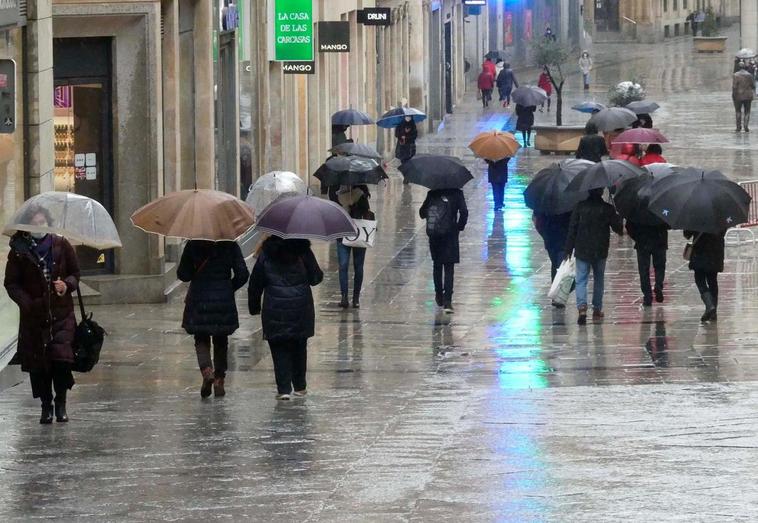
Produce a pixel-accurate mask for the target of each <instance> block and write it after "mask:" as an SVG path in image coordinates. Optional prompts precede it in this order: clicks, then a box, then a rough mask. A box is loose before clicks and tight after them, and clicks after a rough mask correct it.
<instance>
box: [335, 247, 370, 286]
mask: <svg viewBox="0 0 758 523" xmlns="http://www.w3.org/2000/svg"><path fill="white" fill-rule="evenodd" d="M350 251H352V252H353V271H354V272H355V276H354V282H353V295H354V296H358V295H360V293H361V287H362V286H363V262H365V261H366V249H360V248H357V247H347V246H345V245H342V242H337V260H338V261H339V265H340V291H341V292H342V294H347V271H348V267H349V265H350Z"/></svg>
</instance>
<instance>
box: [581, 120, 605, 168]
mask: <svg viewBox="0 0 758 523" xmlns="http://www.w3.org/2000/svg"><path fill="white" fill-rule="evenodd" d="M597 133H598V131H597V125H595V124H594V123H592V122H587V125H585V126H584V136H582V139H581V140H579V147H577V149H576V158H577V159H579V160H589V161H591V162H595V163H597V162H599V161H601V160H602V159H603V156H608V147H607V146H606V145H605V140H604V139H603V137H602V136H600V135H599V134H597Z"/></svg>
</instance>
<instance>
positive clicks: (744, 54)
mask: <svg viewBox="0 0 758 523" xmlns="http://www.w3.org/2000/svg"><path fill="white" fill-rule="evenodd" d="M734 56H736V57H737V58H741V59H746V58H754V57H755V51H753V50H752V49H750V48H749V47H743V48H742V49H740V50H739V51H737V54H736V55H734Z"/></svg>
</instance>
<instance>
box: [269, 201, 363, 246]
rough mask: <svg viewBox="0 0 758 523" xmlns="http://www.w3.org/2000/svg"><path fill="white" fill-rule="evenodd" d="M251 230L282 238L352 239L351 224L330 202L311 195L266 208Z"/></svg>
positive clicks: (353, 226) (343, 213)
mask: <svg viewBox="0 0 758 523" xmlns="http://www.w3.org/2000/svg"><path fill="white" fill-rule="evenodd" d="M255 229H256V230H258V231H261V232H264V233H268V234H273V235H275V236H279V237H280V238H285V239H296V238H300V239H308V240H324V241H330V240H336V239H337V238H345V237H349V236H355V235H356V233H357V232H358V231H357V229H356V227H355V223H354V222H353V220H352V219H351V218H350V215H348V214H347V213H346V212H345V210H344V209H343V208H342V207H340V206H339V205H337V204H336V203H334V202H330V201H329V200H322V199H321V198H317V197H315V196H293V197H291V198H284V199H282V200H278V201H276V202H274V203H272V204H271V205H269V206H268V207H267V208H266V210H265V211H263V214H261V216H260V218H258V223H257V224H256V225H255Z"/></svg>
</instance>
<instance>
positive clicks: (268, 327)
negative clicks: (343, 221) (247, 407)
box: [247, 236, 324, 400]
mask: <svg viewBox="0 0 758 523" xmlns="http://www.w3.org/2000/svg"><path fill="white" fill-rule="evenodd" d="M323 279H324V273H323V272H321V268H320V267H319V266H318V262H317V261H316V257H315V256H314V255H313V251H311V244H310V242H309V241H308V240H295V239H292V240H284V239H282V238H279V237H278V236H271V237H269V238H268V239H267V240H266V241H265V242H263V245H262V247H261V255H260V257H259V258H258V260H257V261H256V262H255V266H254V267H253V271H252V274H251V275H250V284H249V285H248V291H247V292H248V307H249V310H250V314H251V315H253V316H256V315H258V314H260V315H261V323H262V326H263V338H264V339H265V340H267V341H268V345H269V348H270V349H271V358H272V360H273V362H274V377H275V379H276V390H277V396H276V399H277V400H289V399H291V397H292V395H293V394H294V395H295V396H296V397H302V396H305V395H306V392H307V382H306V370H307V363H308V353H307V350H308V338H311V337H313V335H314V331H315V323H316V313H315V307H314V305H313V293H312V292H311V287H314V286H316V285H318V284H319V283H321V281H322V280H323ZM261 302H262V303H261Z"/></svg>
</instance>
